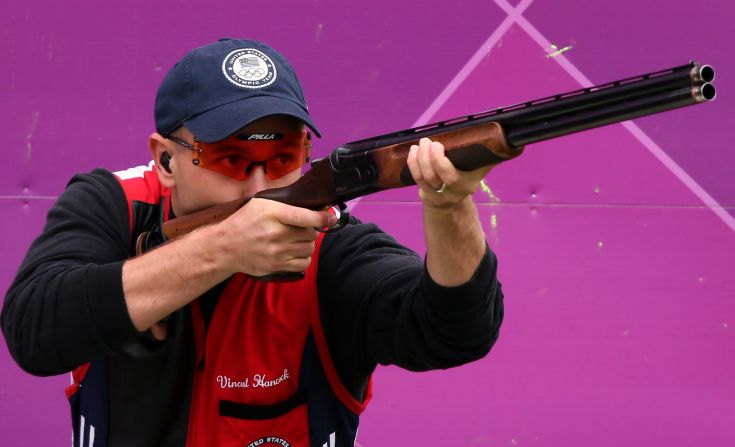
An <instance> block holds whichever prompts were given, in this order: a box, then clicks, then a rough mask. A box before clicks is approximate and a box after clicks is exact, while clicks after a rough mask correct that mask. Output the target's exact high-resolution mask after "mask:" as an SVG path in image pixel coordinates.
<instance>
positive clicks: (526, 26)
mask: <svg viewBox="0 0 735 447" xmlns="http://www.w3.org/2000/svg"><path fill="white" fill-rule="evenodd" d="M495 3H496V4H497V5H498V6H499V7H501V8H503V9H504V10H505V11H508V12H509V18H510V17H512V18H513V19H514V20H515V22H516V23H517V24H518V26H519V27H520V28H521V29H523V30H524V31H525V32H526V33H528V35H529V36H530V37H531V38H532V39H533V40H534V41H535V42H536V43H537V44H538V45H539V46H540V47H541V48H542V49H543V50H544V51H546V52H548V51H549V50H550V49H551V48H552V47H551V43H550V42H549V41H548V40H547V39H546V38H545V37H544V36H543V35H542V34H541V33H540V32H539V31H538V30H537V29H536V27H534V26H533V25H532V24H531V23H530V22H529V21H528V20H526V18H525V17H523V16H522V15H521V14H519V13H518V12H517V9H520V6H519V8H517V9H516V10H514V9H513V7H512V6H510V5H509V4H508V2H507V1H506V0H495ZM554 60H556V61H557V62H558V63H559V65H561V67H562V68H563V69H564V70H565V71H566V72H567V73H569V75H570V76H572V78H574V80H576V81H577V82H578V83H579V84H580V85H581V86H582V87H591V86H592V85H593V84H592V82H591V81H590V80H589V79H588V78H587V76H585V75H584V74H583V73H582V72H581V71H579V69H577V67H575V66H574V64H572V63H571V62H570V61H569V59H567V58H566V57H564V55H563V54H560V55H558V56H556V57H554ZM622 124H623V126H624V127H625V128H626V129H627V130H628V131H629V132H630V133H631V134H632V135H633V136H634V137H635V138H636V139H637V140H638V141H639V142H640V143H641V144H642V145H643V146H644V147H645V148H646V149H648V150H649V151H650V152H651V153H652V154H653V156H654V157H656V158H657V159H658V161H660V162H661V163H662V164H663V165H664V166H666V167H667V168H668V169H669V171H671V173H672V174H674V176H676V178H678V179H679V180H680V181H681V182H682V183H683V184H684V185H685V186H686V187H687V188H689V190H690V191H691V192H692V193H694V195H695V196H697V197H698V198H699V200H701V201H702V202H703V203H704V204H705V205H706V206H707V207H708V208H710V209H711V210H712V211H713V212H714V213H715V215H717V216H718V217H719V218H720V219H722V221H723V222H724V223H725V225H727V226H728V227H730V229H731V230H733V231H735V218H733V216H732V215H731V214H730V213H728V212H727V211H726V210H725V209H724V207H723V206H722V205H720V204H719V203H718V202H717V200H715V199H714V198H713V197H712V196H711V195H709V194H708V193H707V191H705V190H704V188H702V187H701V186H700V185H699V183H697V181H696V180H694V179H693V178H692V177H691V176H690V175H689V174H687V173H686V171H685V170H684V169H683V168H682V167H681V166H679V165H678V164H677V163H676V162H675V161H674V160H673V159H672V158H671V157H669V156H668V155H667V154H666V152H665V151H664V150H663V149H661V147H659V146H658V145H657V144H656V143H655V142H654V141H653V140H652V139H651V138H650V137H649V136H648V135H646V133H645V132H643V131H642V130H641V129H640V127H638V126H637V125H635V124H634V123H633V122H632V121H626V122H624V123H622Z"/></svg>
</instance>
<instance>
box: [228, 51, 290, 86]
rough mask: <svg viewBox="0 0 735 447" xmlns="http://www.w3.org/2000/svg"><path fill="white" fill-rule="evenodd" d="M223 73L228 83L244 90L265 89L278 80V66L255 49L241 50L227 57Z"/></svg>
mask: <svg viewBox="0 0 735 447" xmlns="http://www.w3.org/2000/svg"><path fill="white" fill-rule="evenodd" d="M222 73H224V74H225V77H226V78H227V80H228V81H230V82H232V83H233V84H235V85H237V86H238V87H244V88H263V87H267V86H269V85H271V84H272V83H273V81H275V80H276V74H277V73H276V65H275V64H274V63H273V60H272V59H271V58H270V57H268V55H267V54H265V53H263V52H262V51H258V50H256V49H254V48H241V49H239V50H235V51H233V52H231V53H230V54H228V55H227V57H226V58H225V60H224V62H222Z"/></svg>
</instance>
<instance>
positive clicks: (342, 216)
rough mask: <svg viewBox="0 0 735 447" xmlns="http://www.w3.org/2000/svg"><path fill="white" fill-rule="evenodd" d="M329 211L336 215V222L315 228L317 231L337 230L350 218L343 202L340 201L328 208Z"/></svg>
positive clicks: (328, 231) (329, 231)
mask: <svg viewBox="0 0 735 447" xmlns="http://www.w3.org/2000/svg"><path fill="white" fill-rule="evenodd" d="M329 212H330V213H332V214H334V215H335V216H337V222H335V223H334V224H333V225H332V226H330V227H326V228H317V231H319V232H322V233H331V232H332V231H337V230H339V229H341V228H342V227H344V226H345V225H347V221H349V220H350V212H349V211H348V210H347V205H345V204H344V203H341V202H340V203H338V204H336V205H334V206H332V207H331V208H329Z"/></svg>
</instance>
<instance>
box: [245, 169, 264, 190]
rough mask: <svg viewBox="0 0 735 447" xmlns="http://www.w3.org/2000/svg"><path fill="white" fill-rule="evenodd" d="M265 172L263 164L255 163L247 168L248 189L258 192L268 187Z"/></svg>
mask: <svg viewBox="0 0 735 447" xmlns="http://www.w3.org/2000/svg"><path fill="white" fill-rule="evenodd" d="M265 170H266V165H265V163H263V162H255V163H252V164H251V165H250V166H248V167H247V173H248V179H249V182H248V186H249V187H250V188H249V189H252V190H254V192H258V191H262V190H264V189H266V188H267V187H268V176H267V175H266V172H265Z"/></svg>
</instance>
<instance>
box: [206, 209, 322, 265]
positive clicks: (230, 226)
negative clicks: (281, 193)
mask: <svg viewBox="0 0 735 447" xmlns="http://www.w3.org/2000/svg"><path fill="white" fill-rule="evenodd" d="M335 221H336V217H335V216H334V215H332V214H330V213H329V212H327V211H311V210H308V209H305V208H299V207H295V206H290V205H286V204H284V203H280V202H275V201H273V200H265V199H252V200H250V201H249V202H248V203H247V204H246V205H245V206H243V207H242V208H240V209H239V210H238V211H237V212H235V213H234V214H233V215H232V216H230V217H228V218H227V219H225V220H224V221H222V222H221V223H220V224H218V225H217V227H218V228H217V230H218V231H217V236H218V239H219V244H220V245H219V247H220V249H221V253H222V255H223V258H222V261H223V262H225V263H226V266H227V267H229V269H230V270H231V273H238V272H242V273H247V274H249V275H252V276H264V275H268V274H271V273H275V272H303V271H305V270H306V268H307V267H308V266H309V264H310V263H311V255H312V253H313V252H314V241H315V240H316V238H317V236H318V234H319V233H318V232H317V231H316V230H315V228H324V227H328V226H330V225H332V224H333V223H334V222H335Z"/></svg>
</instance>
